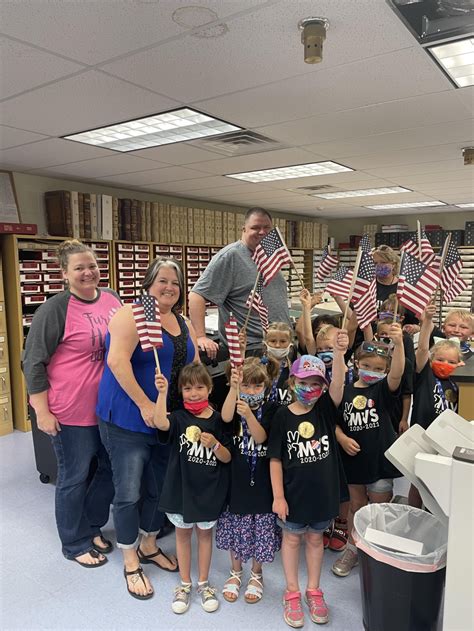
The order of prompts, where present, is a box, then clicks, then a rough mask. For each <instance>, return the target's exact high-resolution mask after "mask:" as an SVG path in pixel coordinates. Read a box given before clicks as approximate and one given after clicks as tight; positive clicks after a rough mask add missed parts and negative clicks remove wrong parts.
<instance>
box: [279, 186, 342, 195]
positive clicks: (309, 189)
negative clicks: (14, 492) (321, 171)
mask: <svg viewBox="0 0 474 631" xmlns="http://www.w3.org/2000/svg"><path fill="white" fill-rule="evenodd" d="M286 190H287V191H291V192H292V193H299V194H300V195H314V193H335V192H336V191H340V190H341V189H340V188H338V187H337V186H330V185H329V184H319V186H318V185H316V186H300V187H298V188H287V189H286Z"/></svg>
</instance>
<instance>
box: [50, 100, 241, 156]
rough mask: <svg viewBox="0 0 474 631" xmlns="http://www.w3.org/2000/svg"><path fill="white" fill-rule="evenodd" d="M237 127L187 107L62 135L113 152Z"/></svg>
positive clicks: (237, 128)
mask: <svg viewBox="0 0 474 631" xmlns="http://www.w3.org/2000/svg"><path fill="white" fill-rule="evenodd" d="M240 129H241V127H237V126H236V125H230V124H229V123H225V122H224V121H221V120H218V119H217V118H213V117H212V116H208V115H207V114H202V113H201V112H197V111H196V110H192V109H190V108H188V107H185V108H182V109H179V110H173V111H170V112H163V113H162V114H154V115H153V116H146V117H145V118H138V119H135V120H131V121H126V122H124V123H117V124H116V125H108V126H107V127H99V128H97V129H91V130H90V131H85V132H81V133H79V134H72V135H70V136H63V138H66V139H67V140H74V141H76V142H82V143H85V144H88V145H94V146H96V147H102V148H104V149H112V150H113V151H122V152H126V151H136V150H137V149H148V148H149V147H159V146H160V145H168V144H171V143H174V142H185V141H187V140H196V138H204V137H206V136H217V135H218V134H225V133H227V132H230V131H237V130H240Z"/></svg>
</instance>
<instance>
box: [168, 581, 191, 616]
mask: <svg viewBox="0 0 474 631" xmlns="http://www.w3.org/2000/svg"><path fill="white" fill-rule="evenodd" d="M191 587H192V583H181V585H178V587H175V590H174V600H173V603H172V605H171V609H172V610H173V611H174V613H186V611H187V610H188V609H189V604H190V603H189V601H190V597H191Z"/></svg>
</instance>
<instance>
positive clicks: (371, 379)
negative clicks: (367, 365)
mask: <svg viewBox="0 0 474 631" xmlns="http://www.w3.org/2000/svg"><path fill="white" fill-rule="evenodd" d="M385 376H386V375H385V373H384V372H375V371H374V370H364V369H363V368H359V377H360V378H361V379H362V381H363V382H364V383H367V384H368V385H369V386H371V385H372V384H374V383H378V382H379V381H382V379H385Z"/></svg>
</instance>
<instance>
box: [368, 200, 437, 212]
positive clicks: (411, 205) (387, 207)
mask: <svg viewBox="0 0 474 631" xmlns="http://www.w3.org/2000/svg"><path fill="white" fill-rule="evenodd" d="M428 206H446V204H445V203H444V202H439V201H432V202H407V203H406V204H379V205H377V206H365V208H371V209H372V210H391V209H392V208H426V207H428Z"/></svg>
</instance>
